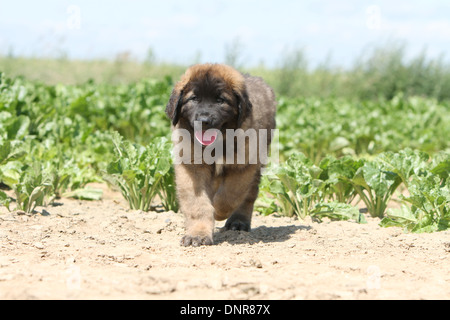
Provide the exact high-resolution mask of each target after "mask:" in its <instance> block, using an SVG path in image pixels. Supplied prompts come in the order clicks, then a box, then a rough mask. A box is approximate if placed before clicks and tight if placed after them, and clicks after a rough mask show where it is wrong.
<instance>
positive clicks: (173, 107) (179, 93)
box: [166, 86, 184, 126]
mask: <svg viewBox="0 0 450 320" xmlns="http://www.w3.org/2000/svg"><path fill="white" fill-rule="evenodd" d="M183 91H184V90H183V89H181V90H180V89H179V88H177V86H175V88H174V89H173V90H172V94H171V95H170V99H169V102H168V103H167V106H166V114H167V116H168V117H169V118H170V120H172V124H173V125H174V126H175V125H176V124H177V123H178V120H179V119H180V110H181V104H182V101H183Z"/></svg>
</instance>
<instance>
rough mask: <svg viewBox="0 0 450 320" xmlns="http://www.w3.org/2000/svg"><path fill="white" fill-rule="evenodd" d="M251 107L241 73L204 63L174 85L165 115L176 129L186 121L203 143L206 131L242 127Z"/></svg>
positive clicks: (185, 124) (186, 124) (190, 70)
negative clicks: (199, 125) (180, 123)
mask: <svg viewBox="0 0 450 320" xmlns="http://www.w3.org/2000/svg"><path fill="white" fill-rule="evenodd" d="M251 108H252V105H251V103H250V101H249V98H248V94H247V90H246V87H245V81H244V77H243V76H242V74H241V73H239V72H238V71H236V70H235V69H233V68H231V67H229V66H226V65H219V64H201V65H195V66H192V67H190V68H189V69H188V70H187V71H186V73H185V74H184V75H183V76H182V78H181V80H180V81H179V82H178V83H177V84H176V85H175V87H174V89H173V91H172V95H171V97H170V100H169V103H168V104H167V107H166V114H167V115H168V117H169V118H170V119H171V120H172V124H173V126H177V124H178V123H179V122H183V126H188V128H189V129H192V130H193V131H195V135H196V137H197V139H198V140H199V141H200V142H202V139H201V138H200V139H199V136H200V137H202V136H203V132H204V131H205V130H208V129H216V130H220V131H222V132H223V133H225V130H226V129H237V128H240V127H241V125H242V122H243V121H244V120H245V119H246V118H247V117H248V116H249V114H250V112H251ZM199 123H200V124H201V127H202V128H201V130H202V131H201V132H198V130H199V129H198V124H199ZM196 124H197V125H196ZM202 143H203V142H202Z"/></svg>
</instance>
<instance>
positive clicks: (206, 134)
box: [195, 130, 217, 146]
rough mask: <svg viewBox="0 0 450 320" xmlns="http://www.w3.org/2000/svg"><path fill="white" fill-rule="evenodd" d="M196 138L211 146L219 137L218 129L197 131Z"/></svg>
mask: <svg viewBox="0 0 450 320" xmlns="http://www.w3.org/2000/svg"><path fill="white" fill-rule="evenodd" d="M195 138H197V140H198V142H200V143H201V144H202V145H204V146H209V145H210V144H212V143H213V142H214V141H215V140H216V138H217V132H216V130H207V131H196V132H195Z"/></svg>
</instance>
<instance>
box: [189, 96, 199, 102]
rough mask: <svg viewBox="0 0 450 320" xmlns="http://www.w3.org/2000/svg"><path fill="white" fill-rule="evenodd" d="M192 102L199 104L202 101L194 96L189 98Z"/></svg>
mask: <svg viewBox="0 0 450 320" xmlns="http://www.w3.org/2000/svg"><path fill="white" fill-rule="evenodd" d="M189 100H190V101H195V102H198V101H199V100H200V99H199V98H198V97H197V96H192V97H190V98H189Z"/></svg>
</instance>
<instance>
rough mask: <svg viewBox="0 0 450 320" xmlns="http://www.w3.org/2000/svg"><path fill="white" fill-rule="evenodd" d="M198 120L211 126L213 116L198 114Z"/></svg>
mask: <svg viewBox="0 0 450 320" xmlns="http://www.w3.org/2000/svg"><path fill="white" fill-rule="evenodd" d="M197 121H200V122H201V123H202V124H203V125H205V126H209V125H210V124H211V118H210V117H208V116H198V117H197Z"/></svg>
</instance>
